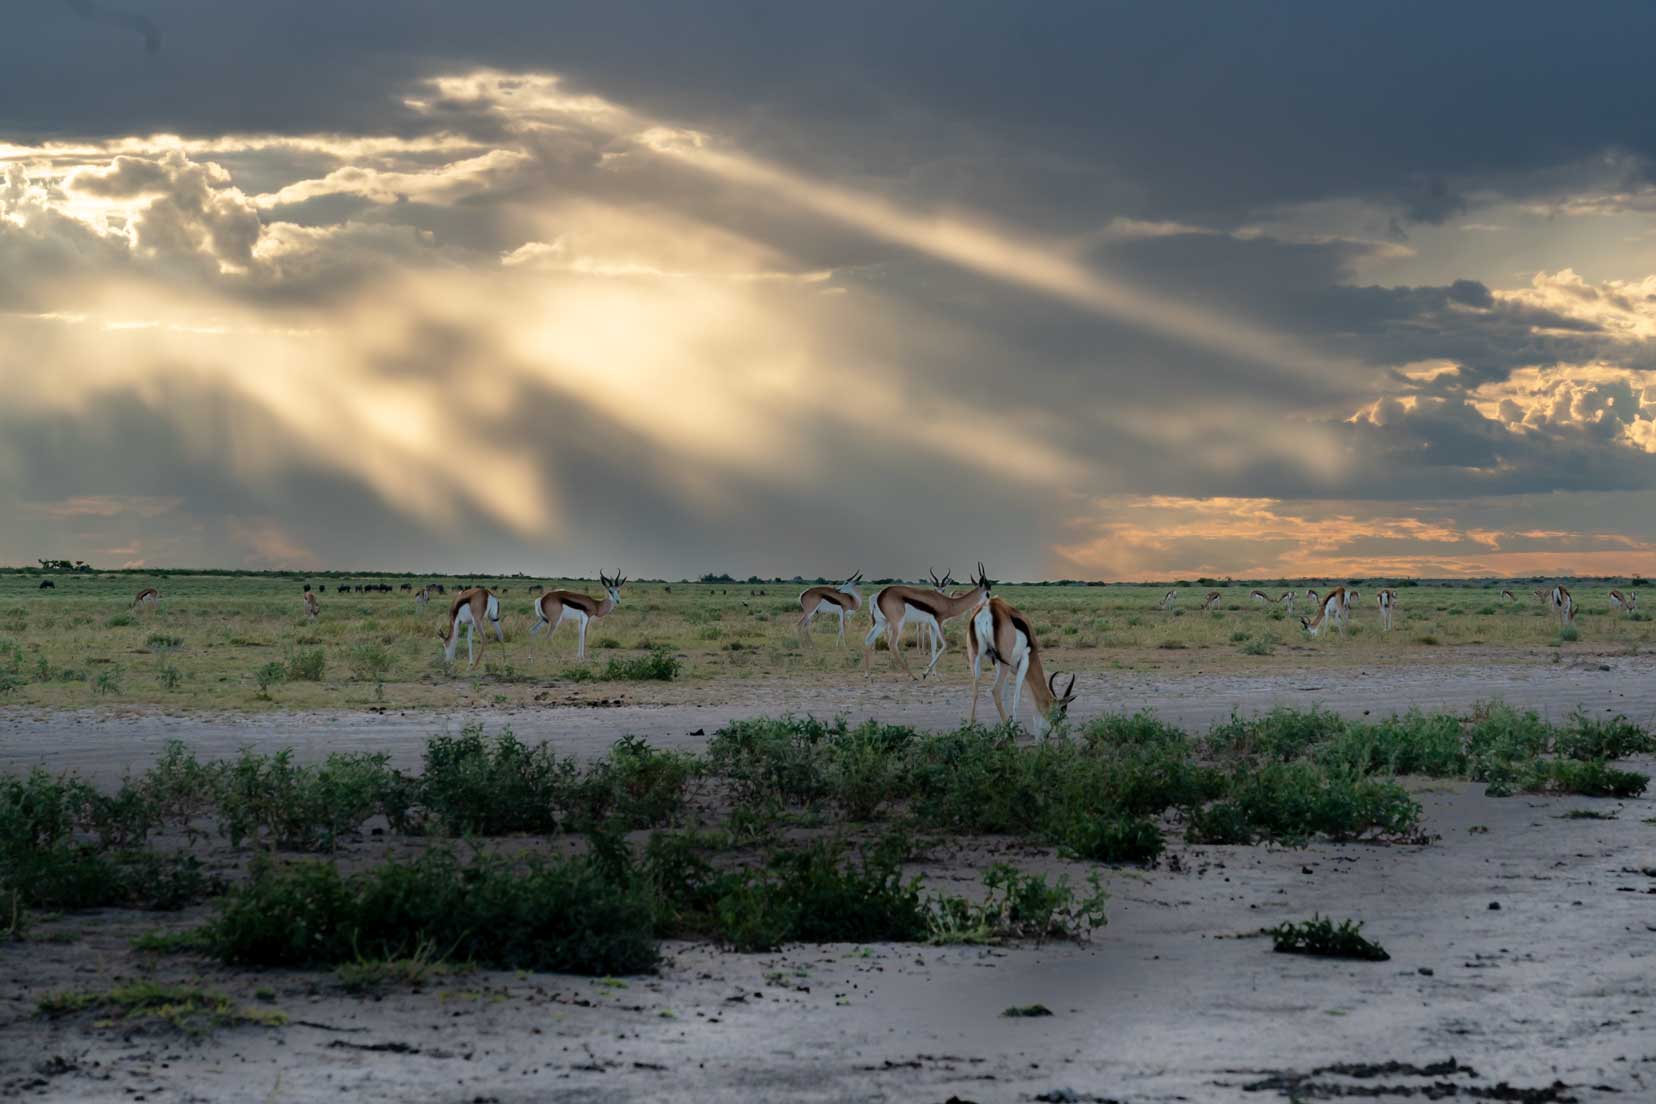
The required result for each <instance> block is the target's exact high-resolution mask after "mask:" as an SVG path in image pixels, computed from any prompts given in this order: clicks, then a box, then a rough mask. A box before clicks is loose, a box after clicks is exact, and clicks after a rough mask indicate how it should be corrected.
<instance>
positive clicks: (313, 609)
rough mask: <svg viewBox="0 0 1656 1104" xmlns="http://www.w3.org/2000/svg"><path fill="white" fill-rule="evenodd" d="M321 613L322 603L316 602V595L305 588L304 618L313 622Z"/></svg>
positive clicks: (308, 588)
mask: <svg viewBox="0 0 1656 1104" xmlns="http://www.w3.org/2000/svg"><path fill="white" fill-rule="evenodd" d="M321 613H322V603H320V602H318V601H317V600H316V593H315V592H314V591H312V590H311V588H310V587H306V588H305V616H306V617H308V618H310V619H311V620H312V621H315V620H316V618H317V617H318V616H319V615H320V614H321Z"/></svg>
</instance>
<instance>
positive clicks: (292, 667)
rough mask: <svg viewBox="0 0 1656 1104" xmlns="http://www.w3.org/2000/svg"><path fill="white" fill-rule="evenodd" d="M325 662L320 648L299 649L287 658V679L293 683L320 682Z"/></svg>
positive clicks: (324, 655) (325, 659)
mask: <svg viewBox="0 0 1656 1104" xmlns="http://www.w3.org/2000/svg"><path fill="white" fill-rule="evenodd" d="M327 662H328V660H327V655H326V654H325V653H324V652H323V651H322V649H321V648H308V649H307V648H300V649H299V650H297V651H294V652H291V653H289V655H288V657H287V677H288V678H290V679H292V680H294V681H295V682H321V681H322V672H323V670H324V669H325V668H326V666H327Z"/></svg>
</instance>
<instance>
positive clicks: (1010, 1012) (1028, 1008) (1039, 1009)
mask: <svg viewBox="0 0 1656 1104" xmlns="http://www.w3.org/2000/svg"><path fill="white" fill-rule="evenodd" d="M1001 1015H1002V1016H1005V1017H1007V1018H1008V1019H1014V1020H1016V1019H1029V1018H1031V1017H1035V1016H1050V1015H1052V1009H1050V1008H1048V1007H1047V1006H1046V1005H1044V1004H1015V1005H1013V1006H1012V1007H1011V1008H1008V1009H1007V1010H1006V1011H1004V1012H1002V1013H1001Z"/></svg>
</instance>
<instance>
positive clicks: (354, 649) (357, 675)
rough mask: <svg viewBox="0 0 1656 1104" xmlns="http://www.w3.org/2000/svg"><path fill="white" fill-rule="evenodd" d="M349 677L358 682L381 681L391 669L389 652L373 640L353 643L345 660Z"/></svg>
mask: <svg viewBox="0 0 1656 1104" xmlns="http://www.w3.org/2000/svg"><path fill="white" fill-rule="evenodd" d="M346 662H347V664H348V665H349V667H350V668H351V677H352V678H354V679H356V680H357V681H358V682H383V681H384V680H385V676H386V675H387V674H389V673H390V671H391V664H392V657H391V653H390V652H388V651H386V650H385V646H384V645H382V644H380V643H378V642H377V641H373V640H364V641H362V642H360V643H357V644H353V645H352V646H351V651H350V654H349V656H348V657H347V660H346Z"/></svg>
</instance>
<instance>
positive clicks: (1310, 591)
mask: <svg viewBox="0 0 1656 1104" xmlns="http://www.w3.org/2000/svg"><path fill="white" fill-rule="evenodd" d="M1305 600H1306V601H1307V602H1320V601H1322V599H1321V598H1319V597H1318V596H1317V592H1316V590H1315V589H1314V588H1312V587H1306V588H1305Z"/></svg>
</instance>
